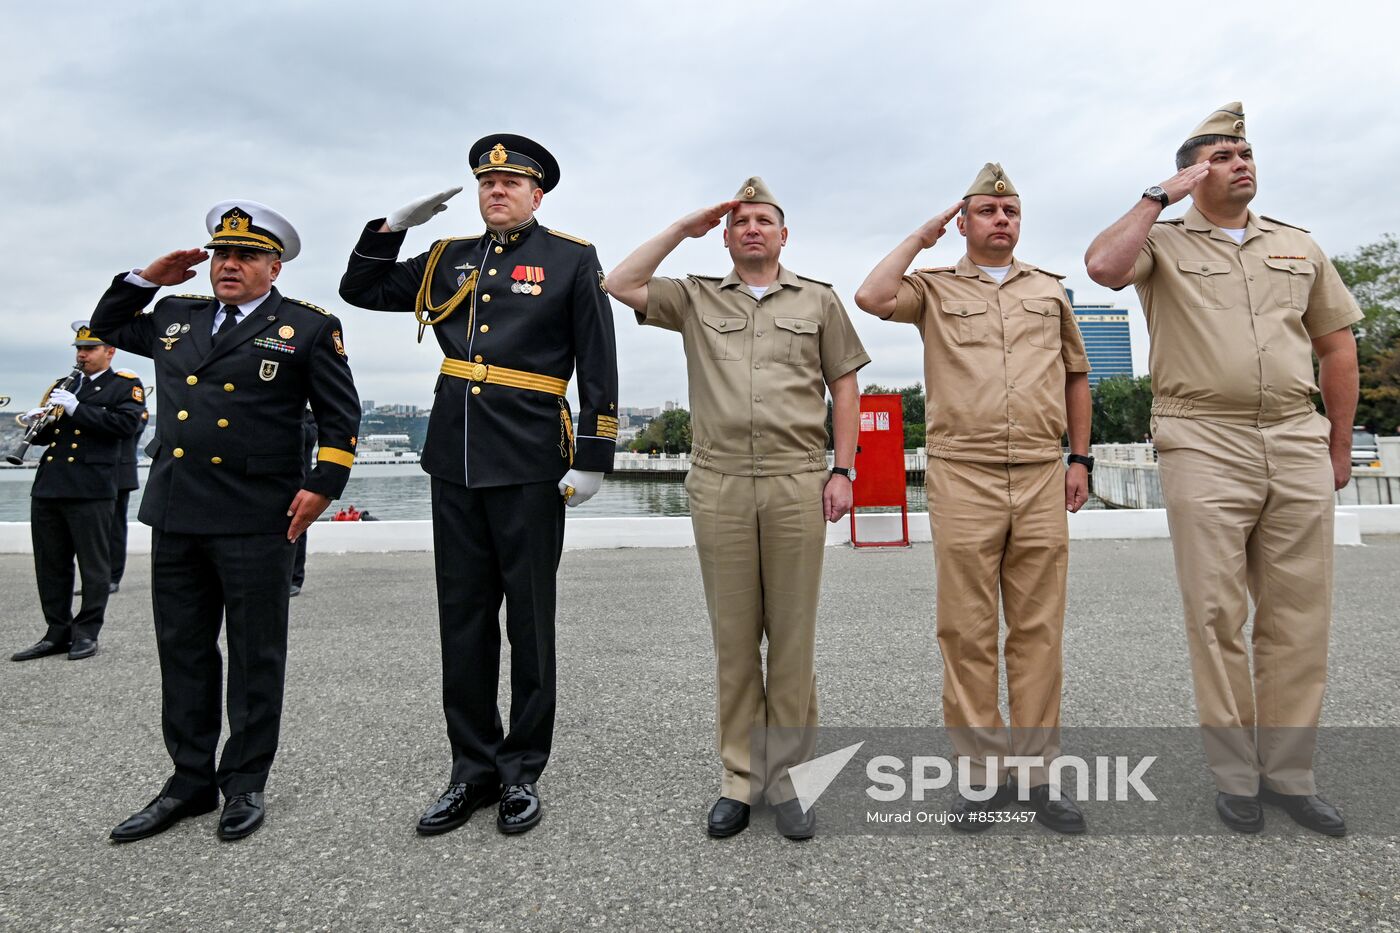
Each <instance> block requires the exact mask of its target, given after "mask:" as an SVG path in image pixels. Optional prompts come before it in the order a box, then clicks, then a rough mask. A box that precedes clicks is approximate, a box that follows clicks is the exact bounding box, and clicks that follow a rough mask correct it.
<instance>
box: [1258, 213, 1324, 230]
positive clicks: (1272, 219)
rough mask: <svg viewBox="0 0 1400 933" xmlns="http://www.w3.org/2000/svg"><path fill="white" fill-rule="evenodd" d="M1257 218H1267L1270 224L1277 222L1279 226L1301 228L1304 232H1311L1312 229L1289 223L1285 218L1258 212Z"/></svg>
mask: <svg viewBox="0 0 1400 933" xmlns="http://www.w3.org/2000/svg"><path fill="white" fill-rule="evenodd" d="M1259 219H1260V220H1267V221H1268V222H1269V223H1271V224H1278V225H1279V226H1280V227H1290V228H1292V229H1294V230H1301V231H1303V232H1304V233H1312V231H1311V230H1309V229H1308V228H1307V227H1300V226H1298V225H1297V224H1291V223H1289V222H1288V221H1286V220H1279V219H1278V218H1277V217H1266V216H1264V215H1263V214H1260V215H1259Z"/></svg>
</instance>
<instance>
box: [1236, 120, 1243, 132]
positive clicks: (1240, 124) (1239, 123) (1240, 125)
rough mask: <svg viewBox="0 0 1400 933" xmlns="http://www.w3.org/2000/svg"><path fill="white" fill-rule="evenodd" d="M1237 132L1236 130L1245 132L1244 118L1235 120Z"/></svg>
mask: <svg viewBox="0 0 1400 933" xmlns="http://www.w3.org/2000/svg"><path fill="white" fill-rule="evenodd" d="M1235 132H1236V133H1243V132H1244V121H1243V120H1236V121H1235Z"/></svg>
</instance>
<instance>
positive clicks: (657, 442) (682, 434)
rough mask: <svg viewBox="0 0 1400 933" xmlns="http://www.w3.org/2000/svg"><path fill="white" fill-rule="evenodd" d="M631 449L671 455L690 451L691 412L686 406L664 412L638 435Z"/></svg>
mask: <svg viewBox="0 0 1400 933" xmlns="http://www.w3.org/2000/svg"><path fill="white" fill-rule="evenodd" d="M631 449H632V450H634V451H637V452H638V453H651V452H652V451H656V452H658V453H664V454H668V455H671V456H675V455H676V454H688V453H690V412H689V411H688V410H687V409H684V408H673V409H671V410H670V411H667V412H662V414H661V415H660V416H659V417H656V418H653V419H651V423H650V424H648V425H647V426H646V428H645V430H643V431H642V433H641V434H639V435H637V439H636V440H634V441H633V442H632V444H631Z"/></svg>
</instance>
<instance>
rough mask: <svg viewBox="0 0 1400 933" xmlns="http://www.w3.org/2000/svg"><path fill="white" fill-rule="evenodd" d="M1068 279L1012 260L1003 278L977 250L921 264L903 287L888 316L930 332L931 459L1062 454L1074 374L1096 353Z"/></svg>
mask: <svg viewBox="0 0 1400 933" xmlns="http://www.w3.org/2000/svg"><path fill="white" fill-rule="evenodd" d="M1061 278H1062V276H1059V275H1055V274H1054V273H1051V272H1045V271H1044V270H1041V269H1037V268H1036V267H1035V266H1032V265H1028V264H1026V263H1023V262H1021V261H1019V260H1012V264H1011V269H1010V270H1009V271H1008V272H1007V273H1006V278H1005V279H1004V280H1002V282H1001V284H1000V285H998V284H997V281H996V279H994V278H992V277H991V276H989V275H987V273H985V272H983V271H982V270H981V269H979V268H978V267H977V266H976V265H975V264H974V263H973V262H972V260H971V259H969V258H968V257H967V256H963V258H962V259H961V260H960V261H959V262H958V264H957V265H956V266H947V267H944V268H939V269H919V270H917V271H915V272H913V273H911V274H910V275H906V276H905V277H904V279H903V280H902V281H901V282H900V285H899V294H898V297H897V298H896V301H895V310H894V313H893V314H892V315H890V317H889V318H888V319H887V320H893V321H901V322H904V323H908V324H914V325H915V326H917V327H918V328H919V333H920V334H922V335H923V338H924V400H925V401H924V421H925V423H926V425H927V431H928V438H927V442H926V446H927V448H928V454H929V456H930V457H943V458H946V459H950V460H972V461H976V462H979V463H1031V462H1037V461H1045V460H1057V459H1059V457H1060V455H1061V447H1060V438H1061V436H1062V435H1063V434H1064V433H1065V424H1066V419H1065V373H1066V372H1071V373H1087V372H1088V371H1089V358H1088V357H1087V356H1086V355H1085V353H1084V339H1083V337H1081V336H1080V334H1079V325H1078V324H1077V323H1075V320H1074V310H1073V308H1072V307H1071V305H1070V303H1069V297H1068V296H1067V295H1066V294H1065V290H1064V287H1063V286H1062V285H1061V284H1060V279H1061Z"/></svg>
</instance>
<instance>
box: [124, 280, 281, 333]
mask: <svg viewBox="0 0 1400 933" xmlns="http://www.w3.org/2000/svg"><path fill="white" fill-rule="evenodd" d="M126 281H127V283H129V284H131V285H140V286H141V287H142V288H160V286H159V285H157V284H156V283H155V282H151V281H148V280H146V279H143V278H141V273H140V270H137V269H132V270H131V271H130V272H128V273H127V276H126ZM271 294H272V292H271V291H266V292H263V294H262V297H260V298H254V299H253V300H252V301H246V302H244V303H243V304H241V305H238V316H237V317H236V318H235V319H234V323H235V324H241V323H242V322H243V319H244V318H246V317H247V316H248V315H250V314H252V313H253V312H254V311H256V310H258V305H260V304H262V303H263V302H264V301H267V296H268V295H271ZM225 307H227V306H226V305H224V304H223V303H220V304H219V310H218V311H217V312H215V314H214V326H213V328H212V329H211V330H210V331H209V333H210V334H213V333H215V332H217V331H218V329H219V325H220V324H222V323H223V322H224V308H225Z"/></svg>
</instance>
